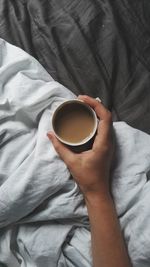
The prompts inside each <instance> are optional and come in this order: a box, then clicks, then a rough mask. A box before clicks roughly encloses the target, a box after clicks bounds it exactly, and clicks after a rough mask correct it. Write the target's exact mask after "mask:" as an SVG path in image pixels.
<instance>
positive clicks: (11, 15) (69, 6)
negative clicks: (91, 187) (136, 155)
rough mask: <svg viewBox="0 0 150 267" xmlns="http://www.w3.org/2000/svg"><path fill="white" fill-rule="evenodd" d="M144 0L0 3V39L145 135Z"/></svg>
mask: <svg viewBox="0 0 150 267" xmlns="http://www.w3.org/2000/svg"><path fill="white" fill-rule="evenodd" d="M149 26H150V3H149V1H148V0H143V1H140V0H134V1H130V0H115V1H112V0H80V1H79V0H73V1H72V0H61V1H60V0H22V1H21V0H0V37H1V38H4V39H5V40H7V41H9V42H10V43H13V44H15V45H17V46H20V47H21V48H23V49H24V50H25V51H27V52H28V53H30V54H31V55H33V56H34V57H35V58H37V59H38V60H39V61H40V63H41V64H42V65H43V66H44V67H45V68H46V70H47V71H48V72H49V73H50V74H51V75H52V77H53V78H54V79H56V80H57V81H59V82H61V83H62V84H64V85H65V86H67V87H68V88H69V89H70V90H72V91H73V92H74V93H76V94H89V95H91V96H93V97H96V96H99V97H100V98H101V99H102V101H103V103H104V104H105V105H106V106H107V107H108V108H110V109H112V110H113V114H114V118H115V119H116V120H123V121H126V122H127V123H129V124H130V125H131V126H134V127H136V128H138V129H141V130H143V131H145V132H148V133H150V124H149V121H150V89H149V85H150V73H149V71H150V27H149Z"/></svg>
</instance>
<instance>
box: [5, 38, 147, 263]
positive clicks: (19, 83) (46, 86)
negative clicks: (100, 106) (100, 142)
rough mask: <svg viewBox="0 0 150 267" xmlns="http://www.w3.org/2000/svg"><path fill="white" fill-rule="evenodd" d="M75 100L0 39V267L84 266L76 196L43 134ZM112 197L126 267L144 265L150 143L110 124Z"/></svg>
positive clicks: (86, 234) (86, 237)
mask: <svg viewBox="0 0 150 267" xmlns="http://www.w3.org/2000/svg"><path fill="white" fill-rule="evenodd" d="M75 97H76V96H75V95H74V94H73V93H72V92H71V91H69V90H68V89H67V88H65V87H64V86H62V85H61V84H59V83H58V82H56V81H54V80H53V79H52V77H51V76H50V75H49V74H48V73H47V72H46V71H45V70H44V68H43V67H42V66H41V65H40V64H39V63H38V62H37V61H36V60H35V59H34V58H32V57H31V56H29V55H28V54H27V53H25V52H24V51H23V50H21V49H19V48H17V47H15V46H12V45H10V44H9V43H7V42H5V41H4V40H2V39H0V267H4V266H5V267H6V266H7V267H20V266H21V267H43V266H44V267H66V266H67V267H91V266H92V257H91V236H90V226H89V221H88V215H87V209H86V206H85V203H84V199H83V196H82V194H81V192H80V190H79V188H78V186H77V184H76V183H75V182H74V180H73V179H72V178H71V177H70V173H69V171H68V169H67V167H66V165H65V164H64V163H63V161H62V160H60V158H59V157H58V155H57V153H56V152H55V150H54V148H53V146H52V144H51V143H50V141H49V140H48V138H47V136H46V133H47V132H48V131H49V130H50V129H51V116H52V112H53V111H54V109H55V108H56V107H57V106H58V105H59V103H61V102H63V101H64V100H65V99H72V98H75ZM114 133H115V136H116V138H115V139H116V153H115V155H114V161H113V168H112V194H113V197H114V201H115V205H116V209H117V213H118V217H119V220H120V223H121V228H122V231H123V234H124V236H125V241H126V244H127V247H128V250H129V254H130V257H131V260H132V263H133V267H149V265H150V254H149V247H150V238H149V236H150V228H149V216H150V209H149V198H150V194H149V191H150V183H149V179H150V175H149V173H150V172H149V170H150V151H149V145H150V136H149V135H147V134H145V133H143V132H141V131H139V130H136V129H134V128H131V127H130V126H128V125H127V124H126V123H124V122H116V123H114Z"/></svg>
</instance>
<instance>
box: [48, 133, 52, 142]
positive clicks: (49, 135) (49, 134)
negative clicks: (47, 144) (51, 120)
mask: <svg viewBox="0 0 150 267" xmlns="http://www.w3.org/2000/svg"><path fill="white" fill-rule="evenodd" d="M47 136H48V138H49V139H50V140H51V139H52V138H53V134H52V133H51V132H48V133H47Z"/></svg>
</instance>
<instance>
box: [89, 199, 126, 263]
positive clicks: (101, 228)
mask: <svg viewBox="0 0 150 267" xmlns="http://www.w3.org/2000/svg"><path fill="white" fill-rule="evenodd" d="M85 199H86V204H87V209H88V214H89V220H90V225H91V236H92V254H93V266H94V267H131V264H130V260H129V257H128V254H127V250H126V247H125V243H124V240H123V237H122V234H121V230H120V225H119V222H118V219H117V215H116V211H115V208H114V204H113V201H112V200H111V197H110V196H109V195H107V196H103V197H102V195H98V196H97V195H93V196H87V197H86V198H85Z"/></svg>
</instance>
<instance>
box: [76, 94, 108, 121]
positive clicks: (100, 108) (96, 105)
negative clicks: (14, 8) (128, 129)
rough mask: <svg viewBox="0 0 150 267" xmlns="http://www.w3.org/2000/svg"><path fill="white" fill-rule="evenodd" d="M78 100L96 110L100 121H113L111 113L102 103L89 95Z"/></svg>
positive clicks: (81, 96)
mask: <svg viewBox="0 0 150 267" xmlns="http://www.w3.org/2000/svg"><path fill="white" fill-rule="evenodd" d="M78 98H79V99H81V100H83V101H84V102H85V103H87V104H88V105H89V106H91V107H92V108H93V109H94V110H95V112H96V115H97V116H98V117H99V119H101V120H109V121H111V112H110V111H109V110H108V109H106V108H105V107H104V105H103V104H102V103H101V102H100V101H98V100H96V99H94V98H92V97H90V96H87V95H80V96H79V97H78Z"/></svg>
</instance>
